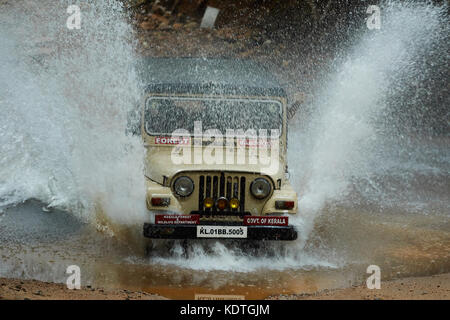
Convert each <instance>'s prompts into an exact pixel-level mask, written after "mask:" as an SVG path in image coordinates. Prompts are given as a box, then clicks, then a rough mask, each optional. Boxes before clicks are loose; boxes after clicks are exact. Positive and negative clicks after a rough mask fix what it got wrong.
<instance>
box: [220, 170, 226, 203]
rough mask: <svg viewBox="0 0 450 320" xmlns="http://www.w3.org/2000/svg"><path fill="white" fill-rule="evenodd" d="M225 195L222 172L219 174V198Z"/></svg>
mask: <svg viewBox="0 0 450 320" xmlns="http://www.w3.org/2000/svg"><path fill="white" fill-rule="evenodd" d="M224 195H225V174H224V173H223V172H222V173H221V174H220V196H221V197H223V196H224Z"/></svg>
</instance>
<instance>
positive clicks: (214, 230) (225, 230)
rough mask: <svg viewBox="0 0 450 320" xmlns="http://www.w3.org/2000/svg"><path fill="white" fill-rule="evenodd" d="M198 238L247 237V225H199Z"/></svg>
mask: <svg viewBox="0 0 450 320" xmlns="http://www.w3.org/2000/svg"><path fill="white" fill-rule="evenodd" d="M197 238H247V227H244V226H197Z"/></svg>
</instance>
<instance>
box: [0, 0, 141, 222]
mask: <svg viewBox="0 0 450 320" xmlns="http://www.w3.org/2000/svg"><path fill="white" fill-rule="evenodd" d="M68 5H69V3H68V2H67V1H60V2H56V3H55V1H38V2H37V1H24V2H21V3H20V4H15V5H14V6H12V5H8V4H6V5H2V11H1V12H0V15H1V18H0V21H1V22H0V23H1V34H0V43H1V45H0V50H1V51H0V65H1V66H2V72H1V73H0V87H1V89H0V92H1V93H0V96H1V97H2V98H1V101H0V105H1V110H2V114H3V116H2V118H1V120H0V154H1V155H2V156H1V159H0V162H1V166H0V176H1V178H0V205H3V206H5V205H11V204H15V203H20V202H22V201H25V200H26V199H29V198H36V199H39V200H41V201H43V202H44V203H48V204H49V205H50V206H53V207H59V208H63V209H66V210H69V211H72V212H74V213H76V214H79V215H80V217H82V218H83V219H84V220H87V221H91V222H95V220H96V218H97V215H96V214H99V213H101V214H103V217H102V219H110V220H111V222H114V223H119V224H136V223H137V222H141V221H142V220H143V216H142V215H143V214H144V212H145V207H144V203H145V202H144V195H143V192H142V190H144V180H143V175H142V159H143V148H142V146H141V143H140V141H139V140H138V139H132V138H130V137H128V136H126V135H125V129H126V114H127V112H128V111H129V110H130V109H132V108H133V106H134V105H135V104H136V101H138V100H139V97H140V90H139V89H140V85H139V82H138V78H137V76H136V74H135V71H134V63H135V59H136V58H135V41H134V38H133V37H134V36H133V30H132V28H131V26H130V25H129V24H128V23H127V20H126V16H125V14H124V9H123V8H122V5H121V4H120V2H118V1H114V0H111V1H101V2H98V1H96V2H93V3H81V4H80V6H81V8H82V25H81V30H69V29H67V28H66V19H67V17H68V14H67V13H66V8H67V6H68Z"/></svg>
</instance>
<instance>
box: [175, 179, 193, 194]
mask: <svg viewBox="0 0 450 320" xmlns="http://www.w3.org/2000/svg"><path fill="white" fill-rule="evenodd" d="M173 188H174V190H175V193H176V194H177V195H179V196H181V197H187V196H190V195H191V193H192V192H193V191H194V182H193V181H192V179H191V178H189V177H186V176H183V177H179V178H177V180H175V182H174V184H173Z"/></svg>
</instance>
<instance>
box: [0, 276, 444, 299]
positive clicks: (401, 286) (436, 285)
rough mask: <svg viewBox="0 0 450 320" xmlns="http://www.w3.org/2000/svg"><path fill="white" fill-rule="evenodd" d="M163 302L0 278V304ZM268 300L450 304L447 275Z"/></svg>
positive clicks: (152, 296) (153, 296)
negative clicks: (404, 301)
mask: <svg viewBox="0 0 450 320" xmlns="http://www.w3.org/2000/svg"><path fill="white" fill-rule="evenodd" d="M1 299H3V300H165V299H166V298H165V297H162V296H159V295H157V294H152V293H146V292H140V291H129V290H117V289H116V290H113V289H102V288H91V287H82V288H81V289H80V290H68V289H67V287H66V286H65V285H64V284H57V283H48V282H41V281H37V280H18V279H5V278H0V300H1ZM267 299H269V300H450V273H445V274H440V275H433V276H426V277H412V278H403V279H396V280H391V281H382V282H381V289H379V290H377V289H373V290H369V289H367V288H366V286H365V285H360V286H353V287H350V288H344V289H334V290H323V291H319V292H316V293H312V294H293V295H277V296H271V297H268V298H267Z"/></svg>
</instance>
